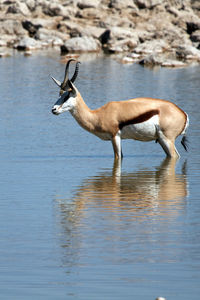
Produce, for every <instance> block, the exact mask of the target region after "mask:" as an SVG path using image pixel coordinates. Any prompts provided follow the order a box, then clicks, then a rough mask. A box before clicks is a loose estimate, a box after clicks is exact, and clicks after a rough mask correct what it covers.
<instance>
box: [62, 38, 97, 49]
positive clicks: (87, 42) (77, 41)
mask: <svg viewBox="0 0 200 300" xmlns="http://www.w3.org/2000/svg"><path fill="white" fill-rule="evenodd" d="M100 49H101V44H100V42H99V41H98V40H96V39H94V38H92V37H87V36H84V37H75V38H71V39H69V40H67V41H66V42H65V43H64V44H63V45H62V46H61V53H68V52H72V53H73V52H99V51H100Z"/></svg>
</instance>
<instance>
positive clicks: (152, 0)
mask: <svg viewBox="0 0 200 300" xmlns="http://www.w3.org/2000/svg"><path fill="white" fill-rule="evenodd" d="M134 2H135V4H136V5H137V6H138V7H139V8H149V9H152V8H154V7H155V6H157V5H159V4H162V3H163V0H134Z"/></svg>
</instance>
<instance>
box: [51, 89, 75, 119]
mask: <svg viewBox="0 0 200 300" xmlns="http://www.w3.org/2000/svg"><path fill="white" fill-rule="evenodd" d="M75 106H76V95H75V93H73V92H72V91H66V92H64V93H63V94H62V95H61V96H60V97H59V98H58V100H57V101H56V103H55V104H54V106H53V107H52V113H53V114H54V115H59V114H61V113H63V112H65V111H73V110H74V108H75Z"/></svg>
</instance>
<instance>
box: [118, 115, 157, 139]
mask: <svg viewBox="0 0 200 300" xmlns="http://www.w3.org/2000/svg"><path fill="white" fill-rule="evenodd" d="M158 121H159V120H158V115H156V116H153V117H152V118H151V119H149V120H147V121H145V122H142V123H137V124H133V125H127V126H124V127H123V128H122V131H121V138H122V139H134V140H139V141H146V142H148V141H152V140H155V139H156V138H157V133H156V125H158V124H159V123H158Z"/></svg>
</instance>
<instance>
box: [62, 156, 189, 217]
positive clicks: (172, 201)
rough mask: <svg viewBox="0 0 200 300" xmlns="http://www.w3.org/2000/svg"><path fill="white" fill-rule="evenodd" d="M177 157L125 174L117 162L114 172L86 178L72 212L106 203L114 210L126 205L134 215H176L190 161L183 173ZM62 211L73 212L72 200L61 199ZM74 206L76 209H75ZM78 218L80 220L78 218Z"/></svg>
mask: <svg viewBox="0 0 200 300" xmlns="http://www.w3.org/2000/svg"><path fill="white" fill-rule="evenodd" d="M175 165H176V160H173V159H165V160H164V161H163V162H162V163H161V165H160V166H159V167H158V168H156V170H153V171H152V170H148V169H143V170H138V171H136V172H134V173H125V174H121V165H120V163H118V162H115V163H114V166H113V170H112V172H105V173H102V174H99V175H97V176H94V177H90V178H88V179H86V180H85V181H84V182H83V184H82V185H81V186H80V187H79V188H78V189H77V190H76V192H75V195H74V197H73V207H71V208H70V213H71V216H72V215H73V216H74V217H75V218H76V216H79V217H81V215H82V216H83V217H84V212H85V211H87V208H88V207H95V206H96V207H103V208H104V209H105V210H110V211H113V212H117V211H120V210H121V212H122V211H123V212H124V215H125V214H126V209H127V210H128V211H129V216H130V213H131V211H133V212H134V214H133V216H135V215H137V213H138V214H139V215H140V216H145V215H146V216H147V215H149V216H151V215H154V214H157V213H159V214H161V215H162V214H170V215H174V214H177V212H178V211H179V210H180V209H183V207H184V203H185V201H184V200H185V197H186V196H187V177H186V163H183V165H182V171H181V174H176V172H175ZM59 202H60V205H61V207H60V209H61V211H62V215H63V216H64V215H65V218H66V217H67V216H66V214H65V213H67V212H69V205H68V201H66V200H60V201H59ZM71 209H72V210H73V213H72V211H71ZM76 222H77V220H76Z"/></svg>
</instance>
